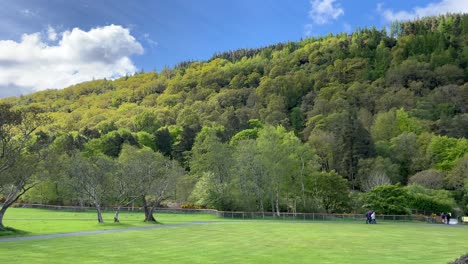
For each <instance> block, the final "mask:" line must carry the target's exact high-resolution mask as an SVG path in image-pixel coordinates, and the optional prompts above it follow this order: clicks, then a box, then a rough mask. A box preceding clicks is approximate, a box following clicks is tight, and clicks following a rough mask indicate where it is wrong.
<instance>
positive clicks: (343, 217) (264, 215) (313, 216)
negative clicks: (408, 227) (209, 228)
mask: <svg viewBox="0 0 468 264" xmlns="http://www.w3.org/2000/svg"><path fill="white" fill-rule="evenodd" d="M0 205H2V204H1V203H0ZM13 207H21V208H41V209H49V210H61V211H73V212H82V211H89V210H94V207H80V206H60V205H44V204H26V203H19V204H14V205H13ZM101 209H102V210H103V211H115V210H116V208H114V207H103V208H101ZM121 212H122V213H124V212H143V208H142V207H122V208H121ZM156 212H157V213H175V214H211V215H216V216H218V217H220V218H227V219H236V220H239V219H272V220H273V219H274V220H292V221H301V220H302V221H307V220H308V221H363V222H364V221H365V220H366V217H365V215H363V214H326V213H286V212H281V213H279V214H277V213H273V212H229V211H218V210H214V209H182V208H157V209H156ZM376 220H377V222H379V221H421V222H431V223H434V222H439V220H438V219H436V218H432V217H430V216H425V215H376Z"/></svg>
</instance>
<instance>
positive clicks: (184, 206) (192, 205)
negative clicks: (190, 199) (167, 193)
mask: <svg viewBox="0 0 468 264" xmlns="http://www.w3.org/2000/svg"><path fill="white" fill-rule="evenodd" d="M180 208H182V209H206V207H205V206H201V205H197V204H194V203H185V204H183V205H181V206H180Z"/></svg>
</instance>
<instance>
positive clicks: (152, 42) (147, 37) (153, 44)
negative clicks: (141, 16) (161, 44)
mask: <svg viewBox="0 0 468 264" xmlns="http://www.w3.org/2000/svg"><path fill="white" fill-rule="evenodd" d="M143 38H144V39H145V41H146V42H147V43H148V44H149V46H150V47H152V48H154V47H157V46H158V42H157V41H155V40H153V39H152V38H151V37H150V34H148V33H145V34H143Z"/></svg>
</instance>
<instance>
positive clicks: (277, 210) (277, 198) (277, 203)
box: [276, 189, 280, 217]
mask: <svg viewBox="0 0 468 264" xmlns="http://www.w3.org/2000/svg"><path fill="white" fill-rule="evenodd" d="M276 215H277V216H278V217H279V216H280V210H279V190H278V189H277V190H276Z"/></svg>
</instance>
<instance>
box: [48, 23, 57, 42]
mask: <svg viewBox="0 0 468 264" xmlns="http://www.w3.org/2000/svg"><path fill="white" fill-rule="evenodd" d="M47 38H48V39H49V40H51V41H56V40H57V32H55V29H54V28H53V27H51V26H49V27H48V28H47Z"/></svg>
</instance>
